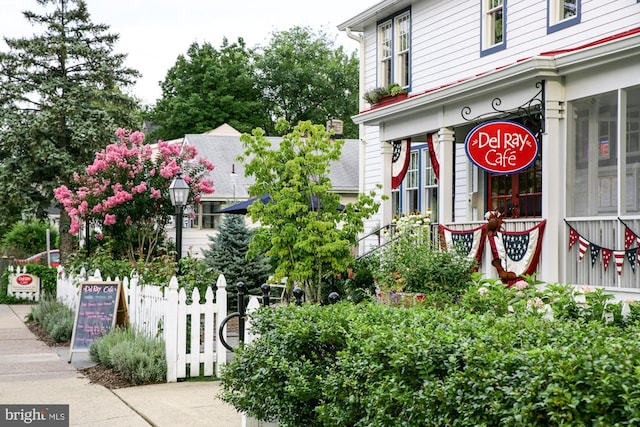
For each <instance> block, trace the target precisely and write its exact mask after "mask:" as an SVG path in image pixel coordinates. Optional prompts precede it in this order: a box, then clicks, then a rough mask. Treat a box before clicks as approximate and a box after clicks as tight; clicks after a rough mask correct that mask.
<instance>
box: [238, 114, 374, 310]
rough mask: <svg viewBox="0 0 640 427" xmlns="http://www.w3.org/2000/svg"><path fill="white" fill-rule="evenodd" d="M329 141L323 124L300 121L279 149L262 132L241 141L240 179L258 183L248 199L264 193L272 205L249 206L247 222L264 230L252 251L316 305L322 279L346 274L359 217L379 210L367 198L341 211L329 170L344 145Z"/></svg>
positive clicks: (282, 122)
mask: <svg viewBox="0 0 640 427" xmlns="http://www.w3.org/2000/svg"><path fill="white" fill-rule="evenodd" d="M289 129H290V128H289V123H287V122H286V121H285V120H279V121H278V124H277V129H276V130H277V131H279V132H283V133H284V132H286V131H287V130H289ZM330 136H331V135H330V134H329V133H328V132H327V131H326V130H325V127H324V125H314V124H312V123H311V122H309V121H305V122H300V123H299V124H298V125H297V126H295V127H294V128H293V129H292V130H291V132H290V133H288V134H286V135H284V137H283V140H282V142H281V143H280V145H279V148H278V149H274V148H273V147H272V145H271V142H270V141H269V140H268V139H267V138H265V137H264V130H262V129H255V130H254V131H253V134H252V135H248V134H244V135H242V137H241V138H240V140H241V141H242V143H243V146H244V149H245V151H244V154H243V156H241V160H242V161H243V162H245V173H246V175H247V176H253V177H255V184H253V185H252V186H251V187H249V192H250V194H253V195H259V194H267V193H268V194H270V195H271V200H272V203H265V204H263V203H253V204H252V205H251V206H250V207H249V216H250V218H251V219H252V220H253V221H254V222H259V223H260V224H261V225H262V227H261V228H259V229H258V231H257V233H256V236H255V237H254V239H253V241H252V242H251V245H250V251H249V252H250V254H251V253H255V252H256V251H264V253H265V254H266V255H267V256H268V257H270V258H271V261H272V263H273V264H274V265H275V266H276V270H275V273H274V279H275V280H276V281H279V280H281V279H282V278H284V277H288V284H289V286H290V285H291V284H292V283H297V284H299V285H300V286H301V287H303V289H305V292H306V295H307V298H308V299H309V300H311V301H314V302H319V301H320V299H321V295H322V281H323V277H325V275H327V274H332V273H341V272H345V271H346V270H347V267H348V265H349V263H350V262H351V261H352V256H351V247H352V245H354V244H355V243H356V240H357V236H358V233H360V232H361V231H362V230H363V228H364V224H363V219H365V218H368V217H369V216H371V215H372V214H373V213H374V212H376V211H377V209H378V207H379V203H378V202H376V201H375V200H374V197H375V193H374V192H371V193H369V194H360V195H359V197H358V200H357V201H356V202H355V203H349V204H347V205H346V206H344V209H339V206H340V195H339V194H337V193H334V192H331V189H332V184H331V180H330V179H329V176H328V171H329V168H330V165H331V162H333V161H337V160H338V159H339V158H340V154H341V152H342V146H343V144H344V140H332V139H331V138H330Z"/></svg>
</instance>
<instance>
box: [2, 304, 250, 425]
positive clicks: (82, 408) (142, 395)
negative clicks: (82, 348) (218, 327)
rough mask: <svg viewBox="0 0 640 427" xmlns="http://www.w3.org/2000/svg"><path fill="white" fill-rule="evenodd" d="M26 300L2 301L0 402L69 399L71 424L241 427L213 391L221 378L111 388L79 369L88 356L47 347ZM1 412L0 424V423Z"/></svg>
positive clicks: (237, 417)
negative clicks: (29, 321) (28, 320)
mask: <svg viewBox="0 0 640 427" xmlns="http://www.w3.org/2000/svg"><path fill="white" fill-rule="evenodd" d="M30 311H31V306H28V305H0V405H6V404H25V405H42V404H68V405H69V421H70V422H69V425H71V426H105V427H106V426H109V427H111V426H114V425H118V426H123V427H124V426H126V427H135V426H150V425H151V426H167V427H169V426H170V427H175V426H189V427H193V426H214V427H217V426H220V427H236V426H237V427H240V425H241V416H240V414H238V413H237V412H236V411H235V409H234V408H233V407H231V406H229V405H227V404H225V403H224V402H222V401H221V400H219V399H218V398H217V397H216V396H217V394H218V392H219V390H220V383H219V382H216V381H211V382H179V383H171V384H154V385H147V386H139V387H129V388H122V389H115V390H109V389H107V388H105V387H102V386H100V385H96V384H91V383H90V382H89V380H88V379H87V378H86V377H84V376H83V375H82V374H81V373H80V372H78V370H77V368H79V367H84V366H90V365H91V364H92V362H91V361H90V360H89V358H88V355H85V354H82V353H74V354H73V358H72V362H73V363H67V360H68V354H69V349H68V348H64V347H60V348H57V349H54V348H51V347H48V346H47V345H46V344H44V343H43V342H42V341H39V340H38V339H37V338H36V337H35V336H34V335H33V334H32V333H31V331H29V329H28V328H27V326H26V325H25V324H24V322H23V319H24V318H25V316H26V315H27V314H28V313H29V312H30ZM3 416H4V415H3V414H2V413H0V425H2V424H3V420H4V418H3Z"/></svg>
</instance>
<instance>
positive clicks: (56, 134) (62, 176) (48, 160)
mask: <svg viewBox="0 0 640 427" xmlns="http://www.w3.org/2000/svg"><path fill="white" fill-rule="evenodd" d="M36 1H37V3H38V4H39V5H40V6H41V7H42V8H43V9H44V12H42V14H37V13H34V12H29V11H28V12H23V14H24V16H25V18H26V19H27V20H28V21H29V23H31V24H32V25H33V26H39V27H41V28H42V29H43V32H42V33H41V34H34V35H33V36H32V37H31V38H16V39H9V38H5V42H6V44H7V45H8V47H9V51H8V52H0V162H1V164H0V186H1V187H2V188H3V189H4V191H3V192H2V194H0V222H2V221H4V222H6V221H12V220H13V219H14V218H15V217H16V216H19V215H20V214H22V213H25V212H26V213H30V214H32V216H34V217H44V216H46V209H47V208H48V207H50V205H51V203H52V202H53V200H54V197H53V189H54V188H55V187H58V186H60V185H62V184H69V183H70V182H71V181H72V177H73V173H74V172H77V171H79V170H80V168H82V167H83V165H86V164H89V163H90V162H91V160H92V159H93V156H94V154H95V152H96V151H99V150H100V149H103V148H104V147H105V146H106V145H107V144H108V143H111V142H115V136H114V132H115V130H116V129H117V128H118V127H125V128H132V127H134V124H135V123H136V121H138V118H137V117H136V115H137V111H138V103H137V101H136V100H134V99H133V98H131V97H130V96H128V95H126V94H125V93H123V92H122V88H125V87H127V86H130V85H132V84H133V83H134V82H135V78H137V77H138V76H139V73H138V72H137V71H135V70H132V69H129V68H126V67H125V66H124V61H125V59H126V55H124V54H115V53H113V46H114V44H115V43H116V41H117V40H118V35H116V34H112V33H108V32H107V31H108V29H109V27H108V26H107V25H103V24H93V23H92V22H91V21H90V19H89V12H88V11H87V5H86V3H85V2H84V1H83V0H36ZM0 226H2V224H0ZM60 228H61V230H60V231H61V233H60V235H61V248H60V249H61V252H62V253H63V254H64V253H68V252H69V251H70V250H71V236H70V235H69V233H67V230H68V228H69V218H68V215H67V214H66V212H65V211H62V213H61V221H60Z"/></svg>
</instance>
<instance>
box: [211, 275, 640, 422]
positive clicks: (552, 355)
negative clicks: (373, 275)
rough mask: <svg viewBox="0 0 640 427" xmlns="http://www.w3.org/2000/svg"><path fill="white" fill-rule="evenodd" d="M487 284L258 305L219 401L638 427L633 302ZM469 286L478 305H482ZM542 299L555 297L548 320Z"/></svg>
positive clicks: (258, 411)
mask: <svg viewBox="0 0 640 427" xmlns="http://www.w3.org/2000/svg"><path fill="white" fill-rule="evenodd" d="M487 286H488V287H491V283H489V282H482V283H477V284H476V285H475V286H474V287H473V288H472V289H470V290H469V291H468V293H469V294H464V295H463V297H462V299H461V302H460V303H459V304H457V305H451V306H449V307H448V308H447V309H445V310H441V309H435V308H426V307H416V308H411V309H399V308H394V307H390V306H387V305H382V304H368V303H367V304H360V305H352V304H348V303H339V304H336V305H332V306H315V305H303V306H301V307H296V306H287V307H281V308H277V309H261V310H259V311H258V312H257V313H256V314H255V315H254V321H255V325H256V328H257V330H258V332H259V338H258V339H257V340H255V341H253V342H252V343H251V344H249V345H246V346H245V347H244V348H242V349H241V350H240V351H239V352H238V353H237V354H236V355H235V357H234V360H233V361H231V362H230V363H229V364H228V365H227V366H226V367H225V369H224V371H223V386H224V387H223V390H224V391H223V393H222V396H221V397H222V398H223V399H224V400H225V401H227V402H228V403H231V404H232V405H234V406H235V407H236V408H237V409H238V410H241V411H247V412H248V413H249V414H250V415H251V416H254V417H256V418H259V419H278V420H279V422H280V424H281V425H283V426H299V425H308V426H369V425H375V426H417V425H419V426H558V425H563V426H584V425H600V426H605V425H606V426H613V425H637V424H638V423H639V422H640V397H639V396H640V381H639V380H640V369H638V368H637V367H638V366H640V342H639V341H638V340H637V336H638V334H639V333H640V323H638V322H637V320H635V319H637V314H634V313H637V308H638V306H637V305H636V304H631V310H630V313H629V315H628V316H627V318H626V320H625V319H624V318H623V317H618V315H619V311H616V310H618V309H617V308H616V306H617V307H620V304H611V303H610V302H609V303H608V304H607V303H606V302H604V301H605V300H607V299H608V298H606V297H604V296H600V297H598V293H597V292H586V293H585V297H586V298H585V301H586V302H584V303H583V302H581V301H582V299H581V298H577V303H576V304H577V308H578V309H577V310H573V308H571V307H570V306H571V304H569V302H568V300H567V299H566V298H565V297H566V295H565V294H563V292H564V290H563V289H564V288H563V287H560V289H553V288H554V286H551V288H552V290H551V291H547V292H546V293H544V292H541V291H537V290H535V289H534V288H533V287H525V286H524V285H523V284H521V285H520V289H515V288H512V289H509V290H506V291H504V287H502V289H501V290H500V291H499V290H498V289H497V288H496V289H495V294H492V292H493V291H494V289H489V290H488V291H481V292H478V289H480V288H483V287H487ZM502 291H504V292H502ZM538 292H540V294H539V293H538ZM519 293H520V294H519ZM541 294H544V295H542V296H541ZM590 294H592V295H590ZM478 295H480V297H481V298H484V297H485V296H486V297H488V299H489V301H490V302H489V303H488V304H487V305H486V307H485V308H484V309H482V310H481V309H478V308H477V307H478V304H480V303H482V302H484V301H483V300H476V299H475V298H476V297H477V296H478ZM536 298H539V299H540V301H541V302H542V305H541V306H537V305H536V304H537V301H538V300H536ZM474 301H475V302H474ZM530 301H536V304H534V303H531V302H530ZM545 301H546V302H545ZM545 304H549V305H550V306H551V305H553V304H555V307H556V308H557V310H556V311H557V313H556V314H557V315H556V316H555V318H554V320H550V316H549V315H548V313H549V311H548V310H546V309H543V308H545ZM563 307H565V309H566V310H565V311H564V312H563ZM601 308H602V310H601ZM609 310H612V313H613V317H610V316H608V315H607V314H606V313H608V312H609ZM572 312H573V313H574V315H571V314H570V313H572ZM603 314H604V316H603ZM598 315H599V316H600V317H599V318H598V319H597V320H595V319H594V316H598ZM572 316H573V317H572ZM607 322H609V323H607Z"/></svg>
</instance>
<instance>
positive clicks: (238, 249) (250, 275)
mask: <svg viewBox="0 0 640 427" xmlns="http://www.w3.org/2000/svg"><path fill="white" fill-rule="evenodd" d="M253 234H254V233H253V232H252V231H251V230H250V229H249V228H247V226H246V224H245V221H244V216H243V215H225V216H224V218H223V220H222V224H221V225H220V229H219V233H218V234H217V235H216V236H209V250H206V249H205V250H204V251H203V252H204V256H205V259H204V260H205V263H206V264H207V265H208V266H209V267H211V268H213V269H214V270H215V272H216V273H217V274H220V273H221V274H224V277H225V279H226V280H227V284H229V285H235V284H237V283H238V282H244V284H245V285H246V286H247V288H248V289H254V288H258V287H260V285H262V284H263V283H265V282H266V281H267V278H268V277H269V274H270V271H271V266H270V265H269V260H268V259H267V258H265V257H264V256H263V255H262V254H258V255H256V256H255V257H253V258H251V259H247V252H248V250H249V244H250V243H251V240H252V239H253Z"/></svg>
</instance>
